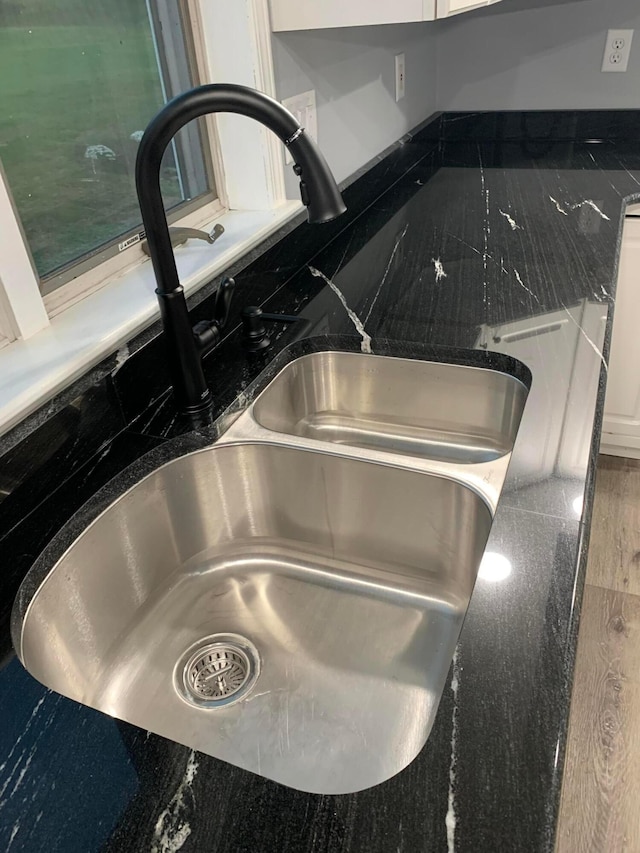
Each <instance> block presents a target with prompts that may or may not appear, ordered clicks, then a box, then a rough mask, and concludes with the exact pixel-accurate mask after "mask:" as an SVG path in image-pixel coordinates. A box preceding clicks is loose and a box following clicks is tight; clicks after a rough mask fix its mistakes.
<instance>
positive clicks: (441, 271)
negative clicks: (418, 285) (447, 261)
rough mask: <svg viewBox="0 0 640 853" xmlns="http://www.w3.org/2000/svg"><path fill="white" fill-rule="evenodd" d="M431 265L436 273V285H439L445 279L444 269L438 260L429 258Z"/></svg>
mask: <svg viewBox="0 0 640 853" xmlns="http://www.w3.org/2000/svg"><path fill="white" fill-rule="evenodd" d="M431 263H432V264H433V266H434V268H435V271H436V283H438V284H439V283H440V282H441V281H442V279H443V278H446V277H447V274H446V272H445V271H444V267H443V266H442V261H441V260H440V258H431Z"/></svg>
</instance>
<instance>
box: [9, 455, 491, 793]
mask: <svg viewBox="0 0 640 853" xmlns="http://www.w3.org/2000/svg"><path fill="white" fill-rule="evenodd" d="M491 521H492V518H491V513H490V512H489V510H488V508H487V506H486V504H485V502H484V501H483V500H482V499H481V498H480V497H478V495H477V494H476V493H475V492H473V491H472V490H470V489H468V488H466V487H465V486H464V485H462V484H460V483H457V482H455V481H453V480H450V479H446V478H441V477H436V476H426V475H424V474H423V473H416V472H413V471H410V470H406V469H402V468H394V467H391V466H387V465H382V464H378V463H374V462H366V461H361V460H358V459H349V458H345V457H341V456H337V455H333V454H331V453H326V452H324V453H320V452H314V451H312V450H301V449H295V448H291V447H286V446H277V445H269V444H247V443H237V444H227V445H222V446H217V447H216V446H214V447H212V448H207V449H205V450H201V451H197V452H195V453H191V454H189V455H187V456H183V457H181V458H178V459H176V460H174V461H172V462H169V463H167V464H165V465H163V466H162V467H161V468H159V469H157V470H156V471H155V472H153V473H152V474H150V475H148V476H147V477H146V478H145V479H143V480H142V481H141V482H139V483H138V484H137V485H135V486H134V487H133V488H131V489H130V490H129V491H127V492H125V493H124V494H123V495H122V496H121V497H120V498H119V499H118V500H116V501H115V502H114V503H113V504H112V505H111V506H110V507H109V508H108V509H107V510H106V511H105V512H103V513H102V515H100V516H98V518H97V519H96V520H95V521H94V522H93V523H92V524H91V525H90V526H89V527H88V528H87V529H86V530H85V532H84V533H83V534H81V535H80V536H79V538H78V539H77V540H76V541H75V543H74V544H73V545H72V546H71V548H70V549H69V550H68V551H67V552H66V553H65V554H64V555H63V556H62V558H61V559H60V560H59V561H58V562H57V563H56V565H55V566H54V567H53V568H52V569H51V570H50V571H49V572H48V574H47V575H46V577H45V578H44V579H43V580H41V582H40V584H39V586H38V587H37V590H36V591H35V593H34V594H32V597H30V600H28V599H27V597H26V596H22V597H20V598H19V599H18V601H19V602H22V604H18V605H16V609H15V610H14V642H15V647H16V650H17V652H18V655H19V657H20V659H21V660H22V661H23V663H24V664H25V666H26V667H27V669H28V670H29V671H30V672H31V673H32V674H33V675H34V676H35V677H36V678H38V679H39V680H40V681H41V682H42V683H43V684H45V685H47V686H48V687H50V688H51V689H52V690H56V691H58V692H59V693H62V694H63V695H64V696H68V697H70V698H72V699H75V700H76V701H78V702H81V703H83V704H85V705H89V706H90V707H92V708H97V709H99V710H101V711H104V712H106V713H108V714H110V715H112V716H114V717H116V718H119V719H122V720H126V721H128V722H130V723H133V724H135V725H137V726H140V727H142V728H144V729H148V730H150V731H153V732H155V733H157V734H160V735H163V736H164V737H167V738H171V739H173V740H175V741H178V742H179V743H183V744H185V745H187V746H189V747H192V748H194V749H197V750H200V751H203V752H206V753H209V754H210V755H214V756H216V757H218V758H221V759H224V760H226V761H229V762H231V763H232V764H235V765H238V766H240V767H243V768H245V769H248V770H252V771H254V772H255V773H260V774H262V775H263V776H267V777H268V778H270V779H274V780H276V781H278V782H282V783H284V784H286V785H290V786H292V787H295V788H299V789H302V790H305V791H311V792H315V793H322V794H338V793H348V792H352V791H357V790H360V789H362V788H366V787H369V786H371V785H374V784H376V783H379V782H382V781H383V780H385V779H388V778H389V777H391V776H393V775H394V774H396V773H398V772H399V771H400V770H401V769H402V768H403V767H405V766H406V765H407V764H408V763H409V762H410V761H411V760H412V759H413V758H414V757H415V756H416V755H417V753H418V752H419V751H420V749H421V748H422V746H423V745H424V743H425V741H426V739H427V737H428V734H429V731H430V729H431V726H432V724H433V719H434V716H435V712H436V709H437V706H438V702H439V700H440V695H441V693H442V690H443V687H444V684H445V681H446V677H447V672H448V669H449V664H450V662H451V658H452V655H453V652H454V649H455V644H456V641H457V637H458V634H459V631H460V627H461V624H462V620H463V618H464V614H465V612H466V609H467V605H468V603H469V598H470V596H471V592H472V590H473V586H474V583H475V578H476V574H477V571H478V567H479V564H480V560H481V557H482V554H483V550H484V547H485V544H486V541H487V537H488V535H489V530H490V527H491Z"/></svg>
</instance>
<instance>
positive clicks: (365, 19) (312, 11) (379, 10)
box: [271, 0, 457, 32]
mask: <svg viewBox="0 0 640 853" xmlns="http://www.w3.org/2000/svg"><path fill="white" fill-rule="evenodd" d="M456 1H457V0H456ZM431 6H432V4H431V3H430V2H426V3H425V2H424V0H271V28H272V29H273V30H274V31H275V32H279V31H283V30H315V29H324V28H327V27H357V26H366V25H369V24H397V23H404V22H407V21H422V20H424V18H425V13H427V12H428V10H429V8H430V7H431Z"/></svg>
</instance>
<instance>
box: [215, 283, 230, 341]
mask: <svg viewBox="0 0 640 853" xmlns="http://www.w3.org/2000/svg"><path fill="white" fill-rule="evenodd" d="M235 286H236V283H235V281H234V279H232V278H225V279H224V280H223V282H222V284H221V285H220V287H219V288H218V290H217V292H216V301H215V304H214V306H213V322H214V323H215V324H216V326H217V327H218V328H219V329H224V327H225V326H226V325H227V321H228V320H229V312H230V311H231V298H232V297H233V291H234V289H235Z"/></svg>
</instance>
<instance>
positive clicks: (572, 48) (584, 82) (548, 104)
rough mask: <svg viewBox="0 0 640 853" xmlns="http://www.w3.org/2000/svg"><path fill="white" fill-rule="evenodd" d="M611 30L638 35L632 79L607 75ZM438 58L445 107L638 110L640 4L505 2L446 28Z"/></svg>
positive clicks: (625, 0)
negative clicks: (605, 66)
mask: <svg viewBox="0 0 640 853" xmlns="http://www.w3.org/2000/svg"><path fill="white" fill-rule="evenodd" d="M527 6H535V8H526V7H527ZM608 29H635V30H636V34H635V40H634V44H633V48H632V53H631V61H630V63H629V69H628V71H627V73H626V74H603V73H602V72H601V71H600V68H601V65H602V55H603V52H604V44H605V34H606V31H607V30H608ZM438 57H439V60H438V107H439V109H442V110H519V109H585V108H604V109H606V108H610V109H611V108H631V109H637V108H639V107H640V0H573V2H572V1H571V0H504V2H503V3H501V4H498V5H497V6H493V7H491V8H490V9H487V10H484V11H482V10H481V11H479V12H471V13H468V14H466V15H460V16H458V17H456V18H451V19H450V20H449V21H445V22H443V23H442V24H440V25H439V29H438Z"/></svg>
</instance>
